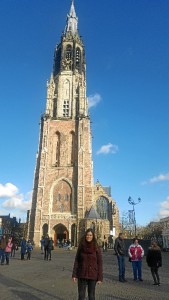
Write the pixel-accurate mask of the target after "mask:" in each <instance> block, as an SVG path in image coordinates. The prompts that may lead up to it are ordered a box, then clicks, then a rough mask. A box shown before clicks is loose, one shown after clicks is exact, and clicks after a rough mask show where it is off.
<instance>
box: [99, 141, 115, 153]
mask: <svg viewBox="0 0 169 300" xmlns="http://www.w3.org/2000/svg"><path fill="white" fill-rule="evenodd" d="M118 150H119V148H118V146H117V145H113V144H111V143H108V144H107V145H103V146H101V148H100V149H99V150H98V151H97V152H96V153H97V154H109V153H112V154H115V153H117V152H118Z"/></svg>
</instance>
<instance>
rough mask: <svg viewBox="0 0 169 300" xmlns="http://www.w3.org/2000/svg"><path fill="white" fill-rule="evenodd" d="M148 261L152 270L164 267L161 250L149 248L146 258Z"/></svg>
mask: <svg viewBox="0 0 169 300" xmlns="http://www.w3.org/2000/svg"><path fill="white" fill-rule="evenodd" d="M146 261H147V264H148V266H149V267H150V268H158V267H161V266H162V256H161V250H160V249H153V248H149V250H148V253H147V256H146Z"/></svg>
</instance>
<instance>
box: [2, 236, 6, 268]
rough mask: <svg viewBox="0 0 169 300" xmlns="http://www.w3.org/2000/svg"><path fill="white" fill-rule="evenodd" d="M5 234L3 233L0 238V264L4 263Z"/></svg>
mask: <svg viewBox="0 0 169 300" xmlns="http://www.w3.org/2000/svg"><path fill="white" fill-rule="evenodd" d="M6 244H7V242H6V236H5V234H4V235H3V236H2V237H1V240H0V259H1V265H4V261H5V248H6Z"/></svg>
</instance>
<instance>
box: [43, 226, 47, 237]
mask: <svg viewBox="0 0 169 300" xmlns="http://www.w3.org/2000/svg"><path fill="white" fill-rule="evenodd" d="M47 234H48V224H44V225H43V227H42V235H43V236H46V235H47Z"/></svg>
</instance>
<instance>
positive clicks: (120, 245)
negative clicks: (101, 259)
mask: <svg viewBox="0 0 169 300" xmlns="http://www.w3.org/2000/svg"><path fill="white" fill-rule="evenodd" d="M114 251H115V254H116V255H117V261H118V267H119V281H120V282H126V279H125V254H126V253H125V252H126V248H125V242H124V235H123V233H122V232H120V233H119V236H118V238H116V239H115V244H114Z"/></svg>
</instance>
